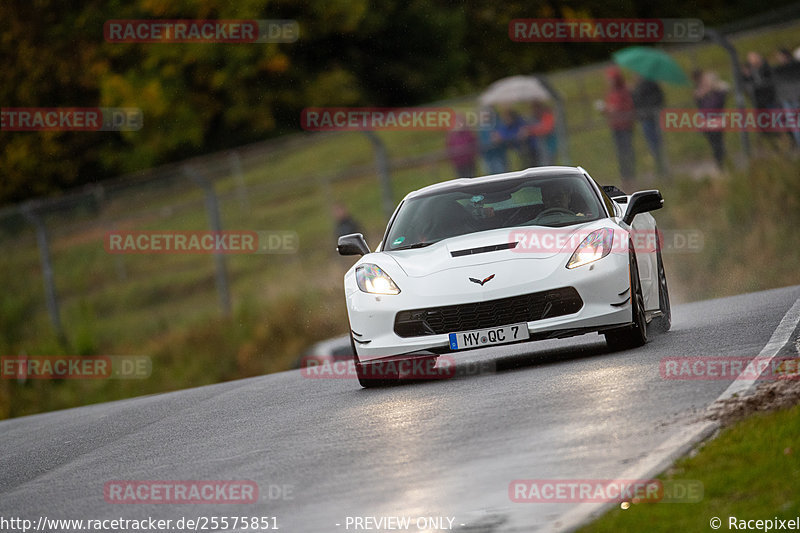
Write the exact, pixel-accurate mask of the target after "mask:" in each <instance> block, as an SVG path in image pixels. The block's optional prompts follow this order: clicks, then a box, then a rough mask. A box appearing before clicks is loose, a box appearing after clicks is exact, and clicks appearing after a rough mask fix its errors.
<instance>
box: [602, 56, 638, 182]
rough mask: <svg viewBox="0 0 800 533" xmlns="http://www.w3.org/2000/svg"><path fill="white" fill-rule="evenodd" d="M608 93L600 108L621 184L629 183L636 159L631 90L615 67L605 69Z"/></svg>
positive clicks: (632, 177)
mask: <svg viewBox="0 0 800 533" xmlns="http://www.w3.org/2000/svg"><path fill="white" fill-rule="evenodd" d="M606 81H607V82H608V93H606V98H605V101H604V102H603V105H602V106H601V110H602V111H603V113H604V114H605V116H606V121H607V122H608V126H609V127H610V128H611V133H612V135H613V136H614V145H615V146H616V148H617V160H618V161H619V173H620V176H621V177H622V185H623V187H625V186H626V185H628V186H629V185H630V184H631V183H632V182H633V179H634V176H635V173H636V171H635V166H636V160H635V158H634V153H633V125H634V119H635V116H636V114H635V110H634V105H633V97H632V96H631V91H630V90H629V89H628V87H627V86H626V85H625V78H623V77H622V71H621V70H620V69H619V68H617V67H609V68H608V69H607V70H606Z"/></svg>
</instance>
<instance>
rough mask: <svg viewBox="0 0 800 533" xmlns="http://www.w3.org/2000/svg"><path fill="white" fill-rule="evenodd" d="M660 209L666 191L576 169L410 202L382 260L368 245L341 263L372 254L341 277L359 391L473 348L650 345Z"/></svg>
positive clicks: (463, 182) (491, 180) (352, 242)
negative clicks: (607, 181) (550, 343)
mask: <svg viewBox="0 0 800 533" xmlns="http://www.w3.org/2000/svg"><path fill="white" fill-rule="evenodd" d="M663 203H664V200H663V199H662V197H661V193H660V192H658V191H657V190H649V191H642V192H637V193H635V194H633V195H630V196H627V195H625V193H623V192H622V191H619V189H616V188H615V187H601V186H599V185H598V184H597V183H596V182H595V181H594V180H593V179H592V178H591V177H590V176H589V174H588V173H587V172H586V171H585V170H584V169H582V168H580V167H577V168H574V167H538V168H530V169H527V170H523V171H519V172H511V173H506V174H497V175H492V176H485V177H480V178H469V179H456V180H452V181H447V182H443V183H439V184H436V185H431V186H429V187H425V188H423V189H420V190H418V191H414V192H412V193H410V194H408V195H407V196H406V197H405V198H404V199H403V201H402V202H401V203H400V205H399V206H398V207H397V209H396V210H395V212H394V215H392V218H391V220H390V221H389V225H388V227H387V228H386V233H385V234H384V238H383V240H382V241H381V243H380V244H379V245H378V246H377V248H376V249H375V251H374V252H371V251H370V249H369V248H368V246H367V243H366V241H365V240H364V237H363V236H362V235H361V234H360V233H356V234H351V235H345V236H343V237H341V238H340V239H339V243H338V251H339V253H340V254H342V255H363V257H362V258H361V259H360V260H359V261H358V262H356V264H355V265H353V267H352V268H350V269H349V270H348V271H347V273H346V274H345V277H344V290H345V296H346V299H347V312H348V316H349V321H350V332H351V339H352V344H353V351H354V353H355V358H356V370H357V374H358V378H359V381H360V383H361V385H362V386H364V387H370V386H379V385H385V384H389V383H392V382H396V381H397V380H399V379H402V378H404V377H409V376H408V374H409V372H410V373H411V374H413V373H414V370H413V369H423V368H426V366H425V365H417V364H416V363H419V361H418V359H419V358H422V360H424V361H425V362H427V363H430V362H431V361H433V360H435V358H436V357H437V356H439V355H441V354H444V353H451V354H456V353H457V352H459V351H460V350H467V349H471V348H479V347H484V346H489V345H494V344H507V343H513V342H524V341H531V340H537V339H547V338H562V337H569V336H572V335H580V334H584V333H588V332H598V333H601V334H603V335H605V338H606V341H607V342H608V344H609V346H611V347H612V348H615V349H617V348H626V347H634V346H640V345H642V344H644V343H645V342H647V325H648V323H651V322H652V323H653V324H652V325H651V329H654V328H655V329H657V330H662V331H666V330H668V329H669V327H670V320H671V315H670V304H669V293H668V290H667V280H666V276H665V274H664V266H663V263H662V261H661V252H660V239H659V233H658V231H657V229H656V223H655V219H654V218H653V217H652V216H651V215H650V214H649V211H652V210H655V209H660V208H661V207H662V206H663ZM390 362H391V363H392V364H391V365H388V363H390ZM398 362H404V363H407V364H406V365H405V366H404V365H402V364H397V363H398ZM409 362H413V363H415V364H414V365H413V366H412V365H410V364H408V363H409ZM378 368H380V369H381V370H380V371H376V370H375V369H378ZM404 368H405V369H406V370H403V369H404ZM427 368H429V369H430V368H432V367H431V365H430V364H428V365H427ZM387 369H388V371H387ZM411 377H414V376H413V375H412V376H411ZM416 377H419V376H416Z"/></svg>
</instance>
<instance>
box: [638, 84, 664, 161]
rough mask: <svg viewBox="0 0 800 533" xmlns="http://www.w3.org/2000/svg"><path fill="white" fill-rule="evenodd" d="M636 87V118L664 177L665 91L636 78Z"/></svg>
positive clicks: (656, 85)
mask: <svg viewBox="0 0 800 533" xmlns="http://www.w3.org/2000/svg"><path fill="white" fill-rule="evenodd" d="M636 82H637V83H636V87H635V88H634V89H633V93H632V94H631V96H632V97H633V106H634V107H635V108H636V118H637V119H638V120H639V123H640V124H641V125H642V133H644V138H645V140H646V141H647V146H648V147H649V148H650V153H651V154H653V159H655V161H656V169H657V170H658V173H659V174H660V175H662V176H664V175H666V174H667V168H666V165H665V163H664V152H663V148H662V143H661V126H660V125H659V118H660V113H661V108H662V107H664V91H662V90H661V87H659V85H658V83H656V82H654V81H653V80H648V79H645V78H642V77H641V76H638V75H637V76H636Z"/></svg>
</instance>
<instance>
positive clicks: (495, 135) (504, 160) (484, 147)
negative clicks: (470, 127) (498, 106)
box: [478, 108, 508, 174]
mask: <svg viewBox="0 0 800 533" xmlns="http://www.w3.org/2000/svg"><path fill="white" fill-rule="evenodd" d="M488 110H489V112H490V113H491V115H490V116H491V124H492V126H491V127H489V128H481V129H480V131H478V143H479V145H480V151H481V156H482V157H483V163H484V165H486V172H487V173H489V174H502V173H503V172H506V171H507V170H508V157H507V155H506V147H505V145H504V143H503V139H502V138H501V137H500V132H499V131H498V126H499V120H498V118H497V113H495V112H494V110H492V109H491V108H488Z"/></svg>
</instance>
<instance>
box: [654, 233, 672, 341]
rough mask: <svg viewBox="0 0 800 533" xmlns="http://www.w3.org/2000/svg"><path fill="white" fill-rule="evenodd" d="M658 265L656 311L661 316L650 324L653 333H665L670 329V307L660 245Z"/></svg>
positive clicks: (657, 258)
mask: <svg viewBox="0 0 800 533" xmlns="http://www.w3.org/2000/svg"><path fill="white" fill-rule="evenodd" d="M656 262H657V264H658V309H659V311H661V314H660V315H659V316H657V317H655V318H654V319H653V321H652V322H651V324H652V327H653V331H656V332H657V333H666V332H667V331H669V328H671V327H672V307H671V306H670V304H669V289H668V288H667V274H666V272H665V271H664V262H663V261H662V260H661V243H660V242H659V246H658V251H657V252H656Z"/></svg>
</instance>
